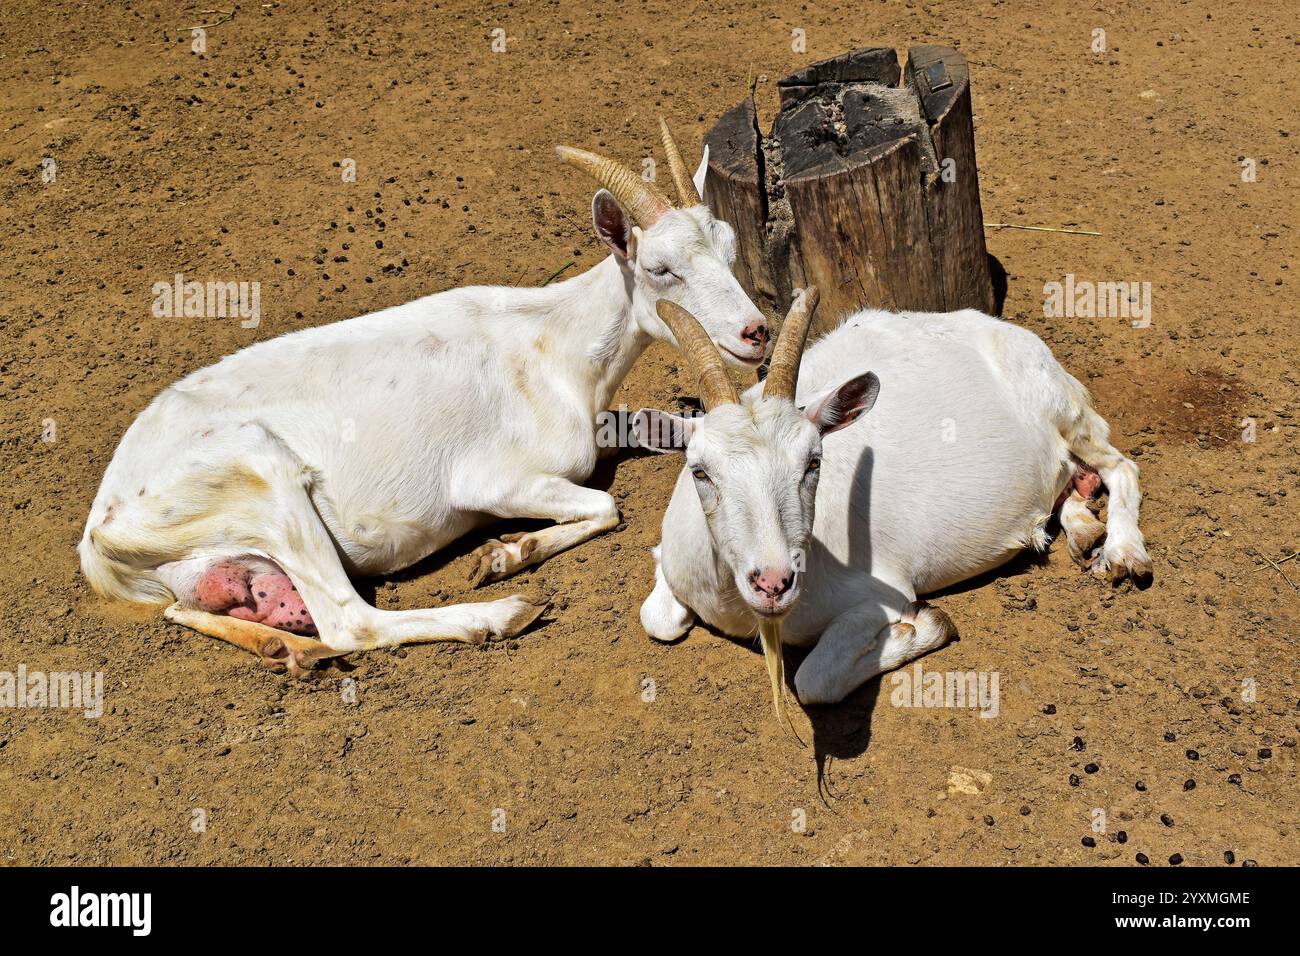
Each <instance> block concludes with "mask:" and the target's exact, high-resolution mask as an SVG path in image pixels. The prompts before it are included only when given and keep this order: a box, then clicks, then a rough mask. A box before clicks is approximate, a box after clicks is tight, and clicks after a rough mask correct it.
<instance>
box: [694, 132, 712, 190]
mask: <svg viewBox="0 0 1300 956" xmlns="http://www.w3.org/2000/svg"><path fill="white" fill-rule="evenodd" d="M708 171H709V144H708V143H705V144H704V155H703V156H702V157H701V158H700V166H699V168H698V169H697V170H695V176H694V179H695V191H696V192H697V193H699V194H700V200H701V201H703V199H704V179H705V175H706V174H707V173H708Z"/></svg>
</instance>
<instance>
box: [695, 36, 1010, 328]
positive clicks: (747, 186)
mask: <svg viewBox="0 0 1300 956" xmlns="http://www.w3.org/2000/svg"><path fill="white" fill-rule="evenodd" d="M900 81H901V85H900ZM778 89H779V92H780V112H779V113H778V115H777V117H776V120H775V122H774V123H773V126H772V132H771V134H770V135H768V136H767V137H764V136H763V135H762V132H761V131H760V130H759V128H758V114H757V110H756V108H755V105H754V100H753V97H752V96H751V97H750V98H749V99H747V100H746V101H745V102H743V103H741V104H740V105H738V106H736V107H735V108H734V109H732V110H731V111H730V112H728V113H727V114H726V115H725V116H723V117H722V118H721V119H720V120H719V121H718V122H717V123H716V124H715V125H714V127H713V128H712V129H711V130H710V131H709V133H708V134H707V136H706V137H705V142H706V143H707V144H708V146H709V169H708V174H707V181H706V186H705V199H706V201H707V202H708V204H709V206H710V207H711V208H712V210H713V213H714V215H716V216H717V217H718V218H720V219H722V220H724V221H726V222H728V223H730V224H731V225H732V227H733V228H734V229H735V230H736V235H737V241H738V255H737V269H736V271H737V275H738V276H739V278H740V281H741V284H742V285H743V286H744V288H745V290H746V292H748V293H749V295H750V297H751V298H752V299H753V300H754V301H755V302H756V303H758V304H760V305H761V304H763V302H764V301H766V303H767V305H768V307H769V308H771V309H772V310H773V311H775V312H777V313H779V314H785V312H786V311H787V309H788V308H789V306H790V292H791V289H792V288H794V287H798V286H804V285H809V284H814V285H817V286H818V287H819V288H820V290H821V296H822V298H821V303H822V304H821V308H820V309H819V310H818V325H817V328H818V331H822V332H824V331H827V330H829V329H830V328H834V327H835V326H836V325H838V324H839V323H840V321H842V320H843V319H844V318H845V317H846V316H848V315H849V314H850V313H852V312H854V311H856V310H858V309H861V308H865V307H868V306H874V307H879V308H886V309H912V310H923V311H937V312H946V311H951V310H954V309H961V308H966V307H973V308H977V309H980V310H982V311H985V312H992V311H993V310H994V308H995V298H994V291H993V283H992V281H991V278H990V274H989V264H988V253H987V251H986V250H985V246H984V217H983V214H982V212H981V210H980V197H979V178H978V174H977V171H976V166H975V136H974V129H973V127H972V122H971V99H970V83H969V71H968V69H967V66H966V61H965V59H964V58H963V57H962V55H961V54H960V53H958V52H957V51H955V50H952V49H949V48H948V47H942V46H917V47H912V48H911V49H910V50H909V51H908V55H907V63H906V64H905V66H904V67H903V68H902V70H901V71H900V69H899V65H898V56H897V54H896V53H895V52H894V51H893V50H892V49H889V48H884V47H869V48H865V49H861V50H854V51H852V52H849V53H845V54H843V55H841V56H837V57H835V58H833V59H830V60H823V61H822V62H820V63H814V64H812V65H811V66H809V67H806V68H805V69H802V70H800V71H798V72H797V73H793V74H791V75H790V76H787V77H786V78H785V79H783V80H781V81H780V83H779V84H778Z"/></svg>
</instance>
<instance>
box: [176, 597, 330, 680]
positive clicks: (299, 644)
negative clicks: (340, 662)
mask: <svg viewBox="0 0 1300 956" xmlns="http://www.w3.org/2000/svg"><path fill="white" fill-rule="evenodd" d="M163 617H164V618H166V619H167V620H168V621H171V622H172V623H173V624H180V625H181V626H183V627H188V628H190V629H191V630H195V631H198V632H199V633H200V634H206V635H207V636H208V637H215V638H217V639H218V640H222V641H225V642H226V643H228V644H233V645H235V646H236V647H239V648H242V649H244V650H246V651H248V652H249V653H250V654H253V655H254V656H256V657H257V658H259V659H260V660H261V662H262V664H263V665H264V666H266V667H269V668H271V669H272V670H277V671H280V670H288V671H289V672H290V673H291V674H293V675H294V676H295V677H302V676H303V675H304V674H306V672H307V671H309V670H311V668H312V667H313V666H315V664H316V662H317V661H321V660H325V659H326V658H329V657H337V656H338V653H339V652H337V651H334V650H332V649H330V648H329V647H327V646H326V645H324V644H322V643H321V642H320V641H317V640H313V639H312V638H310V637H303V636H301V635H299V634H290V633H289V632H288V631H282V630H280V629H279V628H275V627H270V626H268V625H266V624H259V623H257V622H256V621H245V620H242V619H240V618H237V617H231V616H230V615H228V614H213V613H211V612H210V611H202V610H199V609H198V608H192V607H186V606H184V605H183V604H181V603H180V602H179V601H178V602H177V603H175V604H173V605H171V606H170V607H169V608H167V609H166V610H165V611H163Z"/></svg>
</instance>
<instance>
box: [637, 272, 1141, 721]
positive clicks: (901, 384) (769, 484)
mask: <svg viewBox="0 0 1300 956" xmlns="http://www.w3.org/2000/svg"><path fill="white" fill-rule="evenodd" d="M816 298H817V296H816V290H815V289H810V290H807V291H806V292H804V293H797V294H796V296H795V300H794V304H793V306H792V307H791V310H790V315H789V316H788V317H787V319H786V322H785V324H784V325H783V327H782V329H781V334H780V337H779V338H778V339H777V343H776V346H775V348H774V350H773V354H772V360H771V367H770V371H769V372H768V375H767V379H766V381H765V382H763V383H761V384H760V385H756V386H754V388H752V389H750V390H749V391H747V392H746V393H745V395H744V397H743V398H741V397H738V396H737V394H736V391H735V388H734V387H733V386H732V383H731V380H730V378H729V377H728V376H727V372H726V369H725V368H724V367H723V364H722V360H721V358H720V357H719V355H718V352H717V350H716V349H715V348H714V347H713V344H712V343H711V342H710V341H709V336H708V334H707V333H706V332H705V331H704V330H703V328H702V327H701V326H700V325H699V324H698V323H697V322H696V321H695V319H694V318H693V317H692V316H691V315H690V314H689V313H688V312H687V311H685V310H683V309H681V308H680V307H678V306H676V305H674V304H673V303H671V302H661V303H660V304H659V306H658V308H659V314H660V316H661V317H662V318H663V319H664V321H665V323H666V324H667V325H668V326H669V328H671V329H672V330H673V334H674V335H675V336H676V338H677V341H678V342H679V343H680V344H681V347H682V348H683V350H684V351H685V352H686V354H687V357H688V359H689V362H690V365H691V367H693V368H694V369H695V371H696V374H697V375H698V376H699V378H700V394H701V398H702V400H703V403H704V407H705V409H706V410H707V414H705V415H704V416H703V417H700V418H695V419H691V418H683V417H680V416H675V415H669V414H667V413H665V412H660V411H655V410H649V409H643V410H642V411H641V412H638V413H637V415H636V417H635V418H634V424H635V428H636V434H637V438H638V441H639V443H640V444H641V445H643V446H645V447H647V448H651V449H654V450H659V451H672V450H681V449H684V450H685V453H686V467H685V468H684V469H683V470H682V473H681V475H680V477H679V478H678V481H677V485H676V488H675V489H674V491H673V496H672V500H671V501H670V503H669V505H668V510H667V512H666V513H665V514H664V520H663V531H662V537H661V543H660V545H659V547H658V548H656V549H655V565H656V566H655V585H654V590H653V592H652V593H651V594H650V596H649V597H648V598H647V599H646V601H645V603H644V604H642V606H641V623H642V625H643V626H644V627H645V629H646V631H647V632H648V633H649V634H650V636H651V637H654V638H656V639H658V640H661V641H669V640H674V639H676V638H678V637H680V636H681V635H683V634H685V633H686V631H687V630H689V629H690V627H691V625H692V623H693V622H694V620H695V618H696V617H697V616H698V617H699V618H702V619H703V620H704V621H706V622H707V623H708V624H710V625H712V626H714V627H716V628H718V629H719V630H721V631H723V632H725V633H727V634H731V635H734V636H738V637H745V636H752V635H753V634H754V632H755V630H756V629H757V630H758V631H759V634H760V636H761V638H762V643H763V651H764V656H765V657H766V659H767V666H768V671H769V675H770V677H771V681H772V692H773V698H774V704H775V706H776V708H777V713H778V716H782V715H783V709H782V707H783V704H782V701H783V696H782V686H783V665H782V653H781V644H782V642H785V643H788V644H791V645H795V646H807V645H815V646H814V647H813V649H812V650H811V652H810V653H809V654H808V656H807V657H806V658H805V659H804V661H803V664H802V665H801V666H800V667H799V670H798V672H797V673H796V674H795V679H794V686H795V691H796V693H797V694H798V697H799V700H800V701H801V702H802V703H804V704H828V703H835V702H837V701H840V700H842V699H843V698H844V697H845V696H846V695H847V694H849V693H850V692H851V691H853V690H854V689H855V688H857V687H859V686H861V685H862V684H863V683H864V682H865V681H868V680H870V679H871V678H872V677H875V676H876V675H877V674H880V673H882V672H884V671H887V670H890V669H892V668H895V667H898V666H899V665H901V664H904V663H906V662H907V661H910V660H912V659H913V658H916V657H919V656H920V655H921V654H924V653H926V652H927V651H931V650H934V649H935V648H937V647H939V646H941V645H942V644H944V643H945V642H946V641H948V640H949V639H950V638H951V637H953V636H954V635H955V633H956V628H954V627H953V624H952V621H951V620H950V619H949V618H948V615H947V614H945V613H944V612H943V611H941V610H940V609H938V608H937V607H934V606H932V605H930V604H928V603H926V602H925V601H922V600H918V596H919V595H924V594H928V593H932V592H935V591H938V590H940V589H942V588H945V587H948V586H950V585H953V584H957V583H958V582H961V581H967V580H970V579H971V578H974V577H976V576H977V575H979V574H982V573H984V572H986V571H989V570H991V569H993V568H996V567H998V566H999V565H1001V564H1003V563H1004V562H1006V561H1007V560H1008V559H1009V558H1011V557H1012V556H1013V555H1015V554H1016V553H1017V552H1019V551H1021V550H1023V549H1024V548H1027V547H1032V548H1036V549H1038V550H1043V549H1045V548H1046V547H1047V545H1048V543H1049V542H1048V535H1047V531H1046V525H1047V523H1048V520H1049V519H1050V518H1051V516H1052V514H1053V513H1054V512H1056V513H1057V514H1058V515H1059V518H1060V524H1061V527H1062V528H1063V529H1064V532H1065V537H1066V543H1067V545H1068V548H1069V551H1070V554H1071V556H1072V557H1073V558H1074V559H1075V561H1076V562H1078V563H1079V564H1081V565H1083V566H1085V567H1090V568H1091V569H1092V570H1093V571H1094V572H1095V573H1097V574H1099V575H1102V576H1105V577H1108V578H1110V579H1111V580H1113V581H1119V580H1122V579H1123V578H1124V577H1126V576H1131V577H1132V578H1133V579H1135V580H1136V581H1139V582H1142V583H1145V582H1146V581H1148V580H1149V579H1150V577H1151V560H1150V558H1148V557H1147V552H1146V546H1145V543H1144V541H1143V538H1142V532H1141V531H1140V530H1138V505H1139V501H1140V497H1141V496H1140V493H1139V491H1138V470H1137V466H1136V465H1134V464H1133V462H1131V461H1129V460H1128V459H1127V458H1125V457H1124V456H1123V455H1122V454H1120V452H1119V451H1117V450H1116V449H1115V447H1114V446H1113V445H1112V444H1111V443H1110V440H1109V437H1108V433H1109V427H1108V426H1107V424H1106V422H1105V421H1104V420H1103V419H1102V418H1101V416H1100V415H1098V414H1097V412H1096V411H1094V410H1093V407H1092V403H1091V400H1090V399H1089V396H1088V393H1087V391H1086V390H1085V389H1084V387H1083V386H1082V385H1081V384H1080V383H1079V382H1078V381H1077V380H1076V379H1075V378H1074V377H1073V376H1072V375H1070V374H1069V373H1068V372H1066V371H1065V369H1063V368H1062V367H1061V366H1060V365H1059V364H1058V363H1057V361H1056V359H1055V358H1054V357H1053V356H1052V353H1051V351H1050V350H1049V349H1048V347H1047V346H1046V345H1044V344H1043V342H1042V340H1041V339H1039V338H1038V337H1037V336H1036V335H1034V334H1033V333H1032V332H1029V331H1027V330H1026V329H1022V328H1019V327H1017V326H1014V325H1011V324H1009V323H1006V322H1002V321H1000V320H998V319H995V318H992V317H990V316H987V315H984V314H982V313H980V312H976V311H974V310H965V311H961V312H953V313H903V314H891V313H887V312H880V311H875V310H868V311H864V312H859V313H857V314H855V315H853V316H851V317H850V318H849V319H848V320H846V321H845V323H844V324H843V325H841V326H840V327H839V328H837V329H836V330H835V331H833V332H831V333H829V334H828V335H826V336H825V337H824V338H822V339H821V340H820V341H818V342H817V343H816V344H814V345H813V346H812V347H811V348H810V349H809V350H808V353H807V355H806V356H803V358H802V366H801V363H800V357H801V353H802V352H803V347H804V341H805V338H806V336H807V331H808V325H809V322H810V321H811V316H812V311H813V309H814V308H815V306H816ZM868 368H870V371H868V370H867V369H868ZM796 382H797V386H796ZM868 412H870V414H869V415H868V414H867V413H868ZM850 426H851V427H850ZM1099 478H1100V481H1099V480H1098V479H1099ZM1101 483H1104V485H1105V487H1106V489H1107V490H1108V491H1109V504H1108V514H1107V519H1106V523H1105V524H1104V525H1103V524H1102V523H1101V522H1100V521H1099V520H1098V519H1097V518H1096V517H1095V516H1094V514H1093V512H1092V511H1091V510H1090V509H1089V508H1088V503H1087V498H1088V497H1090V496H1091V495H1093V494H1095V493H1096V492H1097V491H1098V490H1099V484H1101ZM814 502H815V504H816V508H815V509H814ZM1103 536H1104V538H1105V541H1104V544H1102V545H1101V547H1100V548H1099V549H1097V550H1096V553H1095V554H1094V553H1093V550H1094V548H1096V546H1097V544H1098V542H1099V541H1100V540H1101V539H1102V538H1103Z"/></svg>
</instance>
